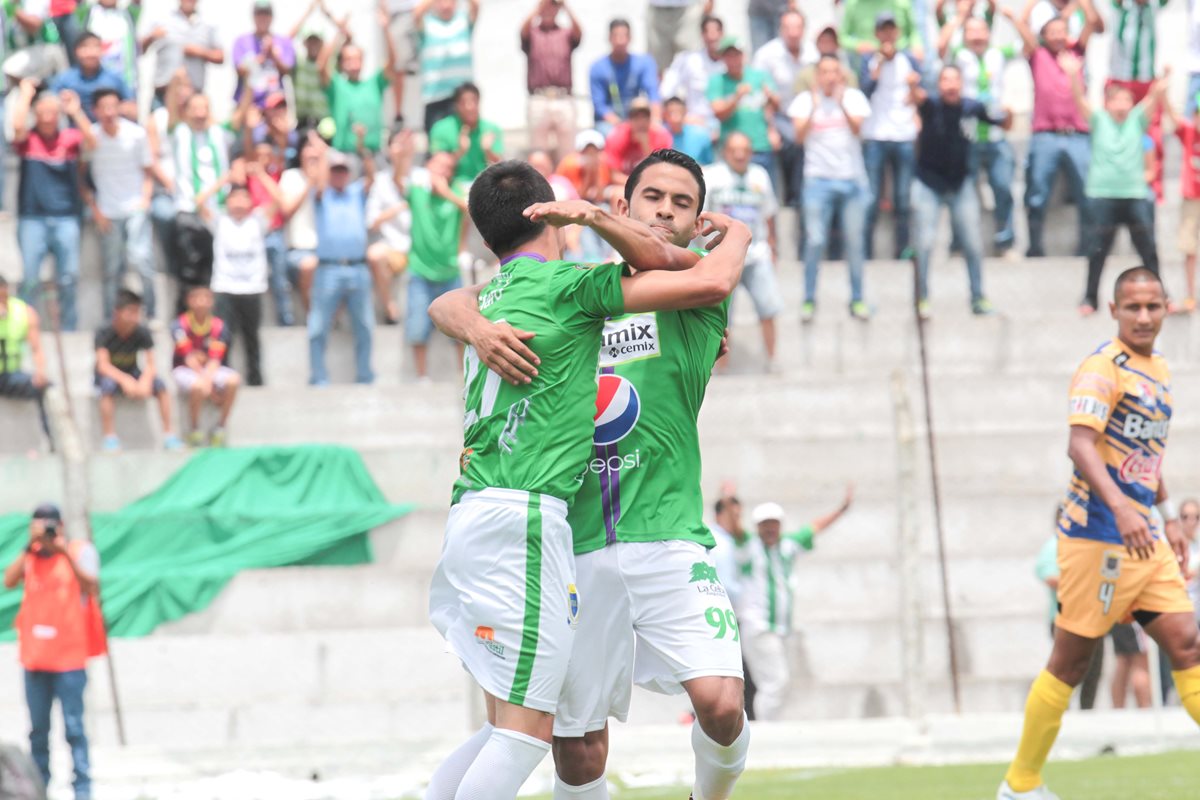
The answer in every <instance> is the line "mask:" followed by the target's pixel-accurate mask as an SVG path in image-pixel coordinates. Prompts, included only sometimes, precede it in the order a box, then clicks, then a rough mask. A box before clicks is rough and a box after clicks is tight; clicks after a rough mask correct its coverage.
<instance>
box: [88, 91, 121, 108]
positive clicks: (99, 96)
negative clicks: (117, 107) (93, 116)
mask: <svg viewBox="0 0 1200 800" xmlns="http://www.w3.org/2000/svg"><path fill="white" fill-rule="evenodd" d="M106 97H115V98H117V101H118V102H119V101H120V100H121V93H120V92H118V91H117V90H116V89H114V88H112V87H111V86H105V87H104V88H103V89H97V90H96V91H95V93H94V94H93V95H92V108H95V107H96V106H98V105H100V101H101V100H103V99H104V98H106Z"/></svg>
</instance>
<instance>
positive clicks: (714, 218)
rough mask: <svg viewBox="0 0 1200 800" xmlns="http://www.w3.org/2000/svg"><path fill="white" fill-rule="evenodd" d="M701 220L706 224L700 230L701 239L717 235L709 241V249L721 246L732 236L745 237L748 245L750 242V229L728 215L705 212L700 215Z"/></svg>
mask: <svg viewBox="0 0 1200 800" xmlns="http://www.w3.org/2000/svg"><path fill="white" fill-rule="evenodd" d="M700 220H701V221H702V222H703V223H704V227H702V228H701V229H700V236H701V237H708V236H712V235H713V234H716V236H715V237H713V238H712V239H710V240H709V242H708V249H709V250H712V249H713V248H715V247H718V246H720V244H721V243H722V242H724V241H725V239H726V238H728V237H729V236H730V235H731V234H732V235H734V236H737V237H745V240H746V243H749V242H750V239H751V233H750V228H749V227H747V225H746V224H745V223H744V222H739V221H738V220H736V219H734V218H733V217H731V216H729V215H728V214H718V213H716V212H715V211H705V212H704V213H703V214H701V215H700Z"/></svg>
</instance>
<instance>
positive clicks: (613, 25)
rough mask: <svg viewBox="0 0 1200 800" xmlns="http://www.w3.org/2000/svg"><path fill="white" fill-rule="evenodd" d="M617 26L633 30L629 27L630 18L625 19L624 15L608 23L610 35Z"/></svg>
mask: <svg viewBox="0 0 1200 800" xmlns="http://www.w3.org/2000/svg"><path fill="white" fill-rule="evenodd" d="M617 28H624V29H625V30H631V29H630V27H629V20H627V19H624V18H622V17H617V18H616V19H614V20H613V21H612V22H610V23H608V32H609V34H610V35H611V34H612V32H613V31H615V30H616V29H617Z"/></svg>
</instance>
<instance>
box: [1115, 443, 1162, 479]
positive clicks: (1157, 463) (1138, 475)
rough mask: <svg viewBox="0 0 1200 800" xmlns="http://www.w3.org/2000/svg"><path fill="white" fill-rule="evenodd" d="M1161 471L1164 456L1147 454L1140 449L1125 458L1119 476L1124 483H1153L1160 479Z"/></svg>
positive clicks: (1118, 472)
mask: <svg viewBox="0 0 1200 800" xmlns="http://www.w3.org/2000/svg"><path fill="white" fill-rule="evenodd" d="M1161 470H1162V455H1159V454H1155V453H1147V452H1146V451H1145V450H1143V449H1142V448H1140V447H1138V448H1135V449H1134V451H1133V452H1131V453H1130V454H1129V455H1127V456H1125V460H1124V461H1122V462H1121V468H1120V469H1119V470H1118V471H1117V474H1118V476H1119V477H1120V479H1121V481H1122V482H1124V483H1135V482H1140V483H1151V482H1153V481H1155V480H1157V479H1158V476H1159V473H1160V471H1161Z"/></svg>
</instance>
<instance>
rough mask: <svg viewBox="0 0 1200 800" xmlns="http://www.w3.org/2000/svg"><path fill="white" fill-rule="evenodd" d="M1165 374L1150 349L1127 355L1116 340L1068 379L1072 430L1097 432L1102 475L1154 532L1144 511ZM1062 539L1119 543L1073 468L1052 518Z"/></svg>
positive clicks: (1154, 489)
mask: <svg viewBox="0 0 1200 800" xmlns="http://www.w3.org/2000/svg"><path fill="white" fill-rule="evenodd" d="M1172 402H1173V401H1172V398H1171V374H1170V371H1169V370H1168V369H1167V362H1166V359H1164V358H1163V357H1162V355H1161V354H1159V353H1158V352H1155V353H1154V354H1153V355H1151V356H1142V355H1138V354H1137V353H1133V352H1130V351H1129V350H1128V349H1127V348H1126V347H1125V346H1124V345H1122V344H1121V342H1120V341H1119V340H1116V339H1114V340H1111V341H1109V342H1105V343H1104V344H1103V345H1101V346H1100V347H1099V348H1098V349H1097V350H1096V351H1095V352H1094V353H1092V354H1091V355H1090V356H1088V357H1087V359H1085V360H1084V362H1083V364H1081V365H1080V367H1079V369H1078V370H1077V371H1076V372H1075V377H1074V379H1073V380H1072V381H1071V394H1070V413H1069V416H1068V418H1067V419H1068V422H1069V423H1070V424H1071V425H1073V426H1074V425H1083V426H1086V427H1088V428H1092V429H1093V430H1096V431H1099V432H1100V433H1101V434H1103V435H1102V436H1101V437H1100V439H1099V440H1098V441H1097V443H1096V448H1097V449H1098V450H1099V451H1100V457H1101V458H1102V459H1103V460H1104V463H1105V464H1106V465H1107V467H1108V474H1109V475H1110V476H1111V477H1112V479H1113V480H1114V481H1115V482H1116V484H1117V486H1119V487H1120V489H1121V491H1122V492H1123V493H1124V494H1125V496H1126V497H1127V498H1129V502H1130V503H1131V504H1132V505H1133V507H1134V508H1135V509H1137V510H1138V512H1139V513H1141V514H1142V515H1143V516H1144V517H1145V518H1146V520H1147V521H1148V522H1149V524H1150V529H1151V532H1152V533H1153V535H1154V537H1155V538H1158V537H1159V531H1158V529H1157V527H1156V526H1155V523H1154V519H1153V518H1152V517H1151V514H1150V509H1151V508H1152V507H1153V506H1154V501H1155V498H1156V497H1157V495H1158V484H1159V481H1160V480H1161V478H1162V460H1163V454H1164V452H1165V451H1166V447H1167V428H1168V426H1169V425H1170V422H1171V406H1172ZM1058 526H1059V530H1060V531H1061V532H1062V533H1063V534H1064V535H1066V536H1070V537H1073V538H1080V539H1092V540H1095V541H1101V542H1111V543H1113V544H1120V543H1121V534H1120V533H1119V532H1118V531H1117V526H1116V522H1115V520H1114V518H1113V514H1112V511H1110V510H1109V508H1108V506H1106V505H1105V504H1104V502H1103V501H1102V500H1101V499H1100V498H1099V497H1098V496H1097V495H1096V494H1095V493H1094V492H1092V490H1091V487H1090V486H1089V485H1088V483H1087V481H1085V480H1084V479H1083V476H1082V475H1081V474H1080V473H1079V470H1075V473H1074V475H1073V476H1072V477H1071V487H1070V489H1069V490H1068V491H1067V499H1066V502H1065V503H1064V504H1063V510H1062V513H1061V514H1060V515H1059V521H1058Z"/></svg>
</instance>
